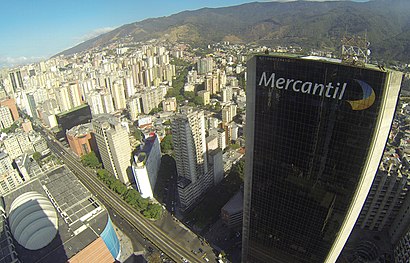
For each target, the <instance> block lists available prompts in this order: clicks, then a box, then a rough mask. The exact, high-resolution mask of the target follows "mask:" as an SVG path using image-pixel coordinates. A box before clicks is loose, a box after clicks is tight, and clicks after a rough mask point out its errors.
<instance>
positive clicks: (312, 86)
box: [242, 56, 401, 263]
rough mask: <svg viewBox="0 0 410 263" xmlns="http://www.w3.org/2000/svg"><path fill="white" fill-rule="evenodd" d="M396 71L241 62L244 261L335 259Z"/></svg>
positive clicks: (356, 208) (388, 107)
mask: <svg viewBox="0 0 410 263" xmlns="http://www.w3.org/2000/svg"><path fill="white" fill-rule="evenodd" d="M400 83H401V74H400V73H398V72H391V71H390V72H386V71H382V70H380V69H378V68H376V67H374V68H369V67H366V68H359V67H355V66H350V65H345V64H341V63H337V62H334V61H329V60H314V59H306V58H300V57H275V56H255V57H253V58H252V59H251V60H250V61H249V62H248V84H247V117H246V120H247V124H246V125H247V126H246V166H245V173H246V175H245V201H244V229H243V254H242V260H243V262H258V263H259V262H286V263H288V262H309V263H313V262H334V261H335V260H336V259H337V256H338V254H339V253H340V251H341V249H342V248H343V246H344V244H345V242H346V240H347V237H348V236H349V234H350V231H351V229H352V227H353V225H354V222H355V221H356V219H357V216H358V214H359V212H360V209H361V207H362V205H363V202H364V200H365V198H366V195H367V192H368V190H369V188H370V185H371V182H372V180H373V177H374V175H375V172H376V170H377V166H378V164H379V161H380V158H381V155H382V153H383V149H384V145H385V143H386V139H387V135H388V133H389V130H390V126H391V121H392V118H393V115H394V110H395V107H396V103H397V98H398V93H399V90H400Z"/></svg>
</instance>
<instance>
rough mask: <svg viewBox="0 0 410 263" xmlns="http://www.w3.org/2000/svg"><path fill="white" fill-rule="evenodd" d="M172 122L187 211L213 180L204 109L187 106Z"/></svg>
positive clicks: (181, 194)
mask: <svg viewBox="0 0 410 263" xmlns="http://www.w3.org/2000/svg"><path fill="white" fill-rule="evenodd" d="M171 126H172V140H173V143H174V149H175V161H176V165H177V172H178V195H179V198H180V202H181V209H182V210H183V211H185V210H187V209H189V208H190V207H191V206H192V205H193V204H194V203H195V201H197V200H198V198H199V197H200V196H201V195H202V194H203V193H205V192H206V190H207V189H208V188H209V187H210V186H211V185H212V184H213V175H212V172H209V171H208V160H207V154H206V140H205V120H204V112H203V111H197V110H194V109H193V108H189V107H183V108H181V109H180V113H178V114H176V115H175V118H174V119H173V121H172V125H171Z"/></svg>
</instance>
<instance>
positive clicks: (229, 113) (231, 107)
mask: <svg viewBox="0 0 410 263" xmlns="http://www.w3.org/2000/svg"><path fill="white" fill-rule="evenodd" d="M237 107H238V106H236V105H235V104H228V105H226V106H225V107H223V109H222V124H223V125H226V124H227V123H230V122H231V121H232V120H233V117H235V116H236V113H237Z"/></svg>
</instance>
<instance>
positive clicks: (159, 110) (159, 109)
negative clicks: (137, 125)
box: [149, 107, 162, 115]
mask: <svg viewBox="0 0 410 263" xmlns="http://www.w3.org/2000/svg"><path fill="white" fill-rule="evenodd" d="M161 111H162V109H161V108H158V107H157V108H153V109H152V110H151V111H150V112H149V114H150V115H153V114H156V113H158V112H161Z"/></svg>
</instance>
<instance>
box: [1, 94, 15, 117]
mask: <svg viewBox="0 0 410 263" xmlns="http://www.w3.org/2000/svg"><path fill="white" fill-rule="evenodd" d="M0 106H5V107H7V108H9V109H10V111H11V114H12V116H13V121H16V120H18V119H19V113H18V111H17V106H16V100H15V99H13V98H7V99H3V100H1V101H0Z"/></svg>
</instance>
